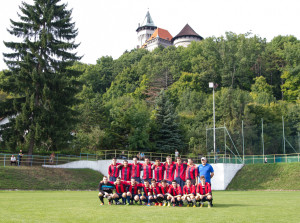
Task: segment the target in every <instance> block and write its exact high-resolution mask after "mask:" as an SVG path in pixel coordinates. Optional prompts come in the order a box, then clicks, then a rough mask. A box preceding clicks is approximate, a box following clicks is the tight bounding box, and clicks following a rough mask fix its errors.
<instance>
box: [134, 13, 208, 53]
mask: <svg viewBox="0 0 300 223" xmlns="http://www.w3.org/2000/svg"><path fill="white" fill-rule="evenodd" d="M136 32H137V35H138V44H137V48H145V49H148V50H149V51H152V50H154V49H155V48H157V47H159V46H163V47H168V46H172V45H174V46H176V47H178V46H183V47H186V46H188V45H189V44H190V43H191V42H192V41H201V40H202V39H203V38H202V36H200V35H199V34H197V33H196V32H195V31H194V30H193V29H192V27H190V26H189V24H186V25H185V26H184V27H183V29H182V30H181V31H180V32H179V33H178V34H177V35H176V36H175V37H173V36H172V35H171V34H170V33H169V31H168V30H166V29H162V28H158V27H157V26H155V24H154V22H153V20H152V18H151V15H150V13H149V11H148V12H147V14H146V17H145V19H144V21H143V23H142V24H139V25H138V28H137V30H136Z"/></svg>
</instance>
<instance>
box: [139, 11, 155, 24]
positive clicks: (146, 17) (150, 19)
mask: <svg viewBox="0 0 300 223" xmlns="http://www.w3.org/2000/svg"><path fill="white" fill-rule="evenodd" d="M141 26H155V24H154V22H153V19H152V18H151V15H150V12H149V11H147V14H146V16H145V18H144V21H143V23H142V25H141Z"/></svg>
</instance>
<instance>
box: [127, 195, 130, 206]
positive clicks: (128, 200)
mask: <svg viewBox="0 0 300 223" xmlns="http://www.w3.org/2000/svg"><path fill="white" fill-rule="evenodd" d="M127 202H128V204H129V203H130V196H127Z"/></svg>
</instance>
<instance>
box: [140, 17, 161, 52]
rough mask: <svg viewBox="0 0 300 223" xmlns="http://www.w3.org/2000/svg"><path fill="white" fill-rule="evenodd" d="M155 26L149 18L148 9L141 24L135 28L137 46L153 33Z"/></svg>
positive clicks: (141, 44)
mask: <svg viewBox="0 0 300 223" xmlns="http://www.w3.org/2000/svg"><path fill="white" fill-rule="evenodd" d="M156 28H157V27H156V26H155V25H154V22H153V20H152V18H151V15H150V13H149V11H148V12H147V14H146V17H145V19H144V21H143V23H142V25H140V24H139V27H138V28H137V30H136V32H137V35H138V44H137V48H141V47H142V46H143V44H144V43H145V42H146V41H147V40H148V39H149V38H150V37H151V35H152V34H153V33H154V30H155V29H156Z"/></svg>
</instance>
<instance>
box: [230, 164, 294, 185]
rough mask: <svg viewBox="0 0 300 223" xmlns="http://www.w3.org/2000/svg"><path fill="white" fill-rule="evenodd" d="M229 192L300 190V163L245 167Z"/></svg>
mask: <svg viewBox="0 0 300 223" xmlns="http://www.w3.org/2000/svg"><path fill="white" fill-rule="evenodd" d="M227 190H300V163H274V164H253V165H252V164H250V165H245V166H244V167H243V168H242V169H241V170H240V171H239V172H238V173H237V174H236V176H235V177H234V179H233V180H232V181H231V183H230V184H229V186H228V187H227Z"/></svg>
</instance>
